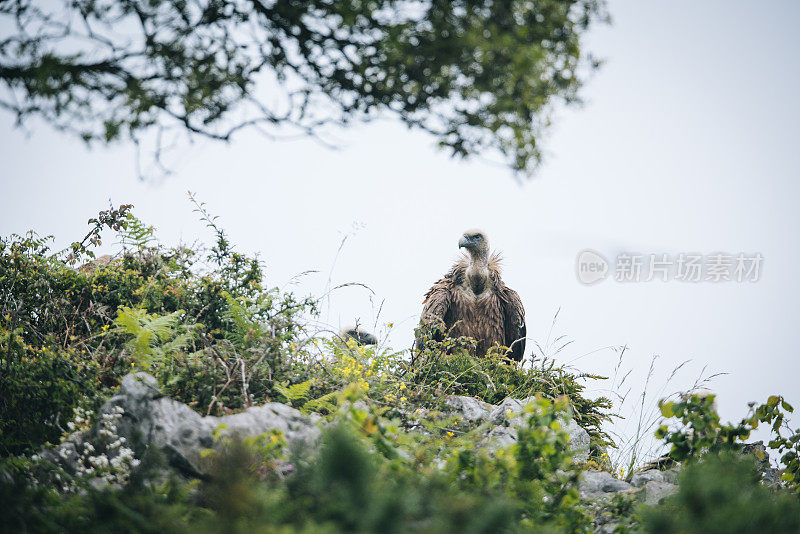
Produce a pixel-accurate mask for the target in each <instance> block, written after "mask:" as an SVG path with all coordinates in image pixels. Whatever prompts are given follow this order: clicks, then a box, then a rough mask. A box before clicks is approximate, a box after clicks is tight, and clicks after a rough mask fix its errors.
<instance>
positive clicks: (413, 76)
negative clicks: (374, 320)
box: [0, 0, 606, 171]
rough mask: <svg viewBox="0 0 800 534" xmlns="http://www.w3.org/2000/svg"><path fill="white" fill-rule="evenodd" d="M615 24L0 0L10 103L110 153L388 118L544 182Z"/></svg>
mask: <svg viewBox="0 0 800 534" xmlns="http://www.w3.org/2000/svg"><path fill="white" fill-rule="evenodd" d="M605 18H606V15H605V7H604V0H525V1H523V0H505V1H489V0H459V1H454V2H442V1H439V0H425V1H421V2H416V1H409V0H368V1H363V0H345V1H337V2H331V1H329V0H302V1H298V0H182V1H175V0H57V1H53V2H47V1H45V0H2V1H0V23H2V25H0V27H2V28H6V29H5V30H3V33H5V35H3V34H0V105H2V106H3V107H4V108H5V109H7V110H10V111H11V112H12V113H14V114H15V116H16V119H17V122H18V123H23V122H24V121H26V120H28V119H29V118H31V117H41V118H43V119H45V120H46V121H48V122H50V123H52V124H53V125H55V126H56V127H57V128H59V129H62V130H67V131H69V132H72V133H75V134H77V135H79V136H80V137H82V138H83V139H85V140H87V141H94V140H101V141H105V142H108V141H113V140H116V139H120V138H130V139H133V140H134V141H137V142H138V141H139V140H141V139H142V138H143V136H144V135H145V134H146V133H147V132H148V131H153V130H155V131H157V132H158V134H159V135H158V140H159V142H160V141H163V137H162V134H163V133H164V132H165V131H169V130H172V129H175V128H177V129H179V130H187V131H188V132H190V133H191V134H197V135H202V136H206V137H210V138H213V139H218V140H224V141H227V140H230V139H231V138H232V136H233V135H234V134H235V133H236V132H237V131H239V130H241V129H243V128H247V127H253V128H257V129H259V130H261V131H264V132H267V133H269V134H270V135H283V134H285V133H287V132H292V133H296V132H301V133H303V134H309V135H316V136H320V135H323V127H324V126H326V125H330V124H335V125H346V124H348V123H350V122H351V121H353V120H369V119H371V118H374V117H375V116H376V115H377V114H379V113H380V112H389V113H390V114H392V115H394V116H396V117H398V118H399V119H400V120H401V121H402V122H404V123H405V124H407V125H409V126H413V127H417V128H420V129H422V130H425V131H427V132H430V133H431V134H433V135H434V136H435V137H436V138H437V140H438V142H439V144H440V145H441V146H443V147H446V148H447V149H449V150H450V151H451V152H452V153H453V154H454V155H459V156H469V155H472V154H477V153H481V152H484V151H487V150H489V151H495V152H497V153H499V154H501V155H502V157H503V158H504V159H505V161H506V162H507V163H508V164H509V165H511V166H512V167H513V168H514V169H515V170H517V171H532V170H534V168H535V167H536V165H537V164H538V163H539V161H540V159H541V151H540V148H539V140H540V136H541V133H542V131H543V128H544V127H545V126H547V124H548V123H549V120H550V118H549V117H550V113H551V110H552V109H553V105H554V104H555V103H556V102H558V101H562V102H574V101H576V100H577V98H578V97H577V92H578V89H579V88H580V86H581V85H582V82H583V78H584V77H585V76H584V74H585V72H586V69H585V68H584V67H587V66H588V67H591V66H596V62H595V61H594V60H592V59H591V58H590V57H589V56H588V55H587V54H586V53H585V52H584V51H583V50H582V42H581V38H582V36H583V34H584V32H585V31H586V30H587V28H588V27H589V26H590V25H591V24H592V23H593V22H595V21H598V20H604V19H605ZM159 148H161V145H160V144H159ZM157 154H158V153H157Z"/></svg>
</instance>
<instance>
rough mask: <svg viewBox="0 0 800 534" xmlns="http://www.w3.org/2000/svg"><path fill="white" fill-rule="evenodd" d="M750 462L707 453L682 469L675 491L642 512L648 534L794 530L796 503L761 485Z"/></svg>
mask: <svg viewBox="0 0 800 534" xmlns="http://www.w3.org/2000/svg"><path fill="white" fill-rule="evenodd" d="M760 480H761V474H760V473H759V472H758V471H757V470H756V468H755V464H754V462H753V460H752V459H751V458H741V457H737V456H735V455H733V454H732V453H722V454H720V455H709V456H707V457H706V458H705V459H704V460H703V461H702V462H699V463H696V464H692V465H690V466H689V467H687V468H686V470H685V471H684V472H683V473H682V475H681V477H680V488H679V490H678V493H677V494H676V495H674V496H672V497H670V498H669V499H668V500H667V502H666V503H665V504H664V505H663V506H660V507H656V508H650V509H647V510H645V511H644V512H642V530H643V531H644V532H648V533H652V534H671V533H675V534H677V533H687V534H691V533H697V534H701V533H702V534H717V533H719V534H737V533H742V534H745V533H747V534H750V533H752V532H770V533H771V534H782V533H787V534H788V533H790V532H791V533H796V532H800V501H798V500H797V498H796V497H794V496H792V495H791V494H789V493H786V492H773V491H770V490H769V489H767V488H766V487H764V486H763V485H762V484H761V482H760Z"/></svg>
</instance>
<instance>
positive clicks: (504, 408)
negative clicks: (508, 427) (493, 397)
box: [489, 397, 527, 425]
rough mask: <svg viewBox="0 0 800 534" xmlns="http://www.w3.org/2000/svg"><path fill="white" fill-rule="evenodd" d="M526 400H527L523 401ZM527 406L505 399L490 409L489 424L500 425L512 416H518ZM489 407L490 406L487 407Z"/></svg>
mask: <svg viewBox="0 0 800 534" xmlns="http://www.w3.org/2000/svg"><path fill="white" fill-rule="evenodd" d="M525 400H527V399H525ZM526 404H527V402H526V403H525V404H523V403H522V401H519V400H517V399H512V398H511V397H506V398H505V399H503V402H501V403H500V404H498V405H497V406H495V407H493V408H491V410H490V411H489V422H490V423H491V424H493V425H502V424H504V423H506V422H507V421H508V420H509V419H512V418H514V416H519V414H520V412H521V411H522V408H523V407H524V406H525V405H526ZM489 406H491V404H490V405H489Z"/></svg>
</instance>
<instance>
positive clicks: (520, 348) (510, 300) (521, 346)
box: [497, 284, 527, 362]
mask: <svg viewBox="0 0 800 534" xmlns="http://www.w3.org/2000/svg"><path fill="white" fill-rule="evenodd" d="M497 294H498V295H499V296H500V301H501V302H502V303H503V320H504V327H505V333H506V346H507V347H508V348H509V349H511V350H510V352H511V354H509V356H510V357H511V358H512V359H514V360H516V361H518V362H519V361H522V356H523V354H525V336H526V335H527V329H526V328H525V308H523V306H522V299H520V298H519V295H518V294H517V292H516V291H514V290H513V289H509V288H508V287H506V286H505V284H502V285H501V286H500V287H498V291H497Z"/></svg>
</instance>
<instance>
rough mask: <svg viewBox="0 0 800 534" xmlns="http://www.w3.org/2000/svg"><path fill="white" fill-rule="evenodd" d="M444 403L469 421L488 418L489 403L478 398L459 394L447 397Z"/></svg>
mask: <svg viewBox="0 0 800 534" xmlns="http://www.w3.org/2000/svg"><path fill="white" fill-rule="evenodd" d="M444 404H445V406H447V407H448V408H450V409H451V410H453V411H454V412H456V413H458V415H460V416H462V417H463V418H464V419H465V420H466V421H469V422H470V423H476V422H478V421H486V420H487V419H488V418H489V410H490V409H491V408H492V405H491V404H489V403H487V402H483V401H482V400H480V399H476V398H474V397H464V396H460V395H453V396H450V397H447V399H445V401H444Z"/></svg>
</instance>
